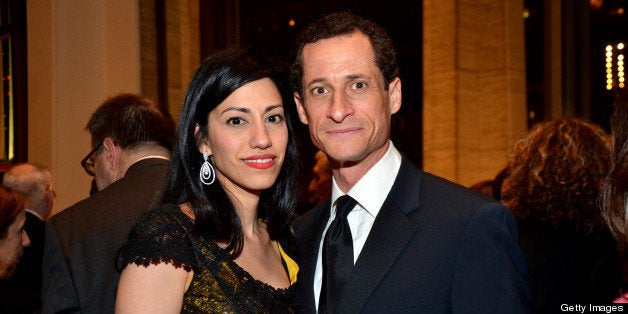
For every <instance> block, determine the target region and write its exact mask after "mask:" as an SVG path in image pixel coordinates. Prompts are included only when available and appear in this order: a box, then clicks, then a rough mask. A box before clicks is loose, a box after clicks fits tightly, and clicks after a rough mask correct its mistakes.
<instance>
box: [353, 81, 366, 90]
mask: <svg viewBox="0 0 628 314" xmlns="http://www.w3.org/2000/svg"><path fill="white" fill-rule="evenodd" d="M364 88H366V83H365V82H355V83H353V89H364Z"/></svg>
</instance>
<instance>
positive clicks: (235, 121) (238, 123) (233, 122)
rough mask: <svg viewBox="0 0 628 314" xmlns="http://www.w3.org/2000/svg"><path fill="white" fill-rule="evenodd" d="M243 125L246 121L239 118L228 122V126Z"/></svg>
mask: <svg viewBox="0 0 628 314" xmlns="http://www.w3.org/2000/svg"><path fill="white" fill-rule="evenodd" d="M242 123H244V121H243V120H242V119H241V118H238V117H233V118H229V120H227V124H232V125H240V124H242Z"/></svg>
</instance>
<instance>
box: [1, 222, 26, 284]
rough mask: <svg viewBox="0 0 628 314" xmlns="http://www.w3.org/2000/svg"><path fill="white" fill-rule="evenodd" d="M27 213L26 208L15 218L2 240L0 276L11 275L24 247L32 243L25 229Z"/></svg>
mask: <svg viewBox="0 0 628 314" xmlns="http://www.w3.org/2000/svg"><path fill="white" fill-rule="evenodd" d="M25 221H26V215H25V213H24V210H22V212H21V213H20V214H19V215H18V216H17V217H16V218H15V221H14V222H13V224H11V225H10V226H9V228H8V230H7V236H6V238H4V239H2V240H0V278H5V277H9V276H11V274H13V272H14V271H15V265H16V264H17V262H18V260H19V259H20V257H22V248H23V247H25V246H28V245H30V240H29V238H28V235H26V232H25V231H24V223H25Z"/></svg>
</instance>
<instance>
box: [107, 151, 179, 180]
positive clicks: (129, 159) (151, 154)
mask: <svg viewBox="0 0 628 314" xmlns="http://www.w3.org/2000/svg"><path fill="white" fill-rule="evenodd" d="M121 157H122V158H121V160H120V166H119V167H118V179H120V178H122V177H124V175H125V174H126V172H127V170H129V168H130V167H131V166H132V165H133V164H135V163H136V162H138V161H140V160H144V159H148V158H161V159H166V160H169V159H170V155H169V154H167V153H166V152H165V151H156V150H150V151H145V152H144V151H142V152H131V153H129V152H123V153H122V156H121Z"/></svg>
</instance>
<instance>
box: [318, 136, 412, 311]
mask: <svg viewBox="0 0 628 314" xmlns="http://www.w3.org/2000/svg"><path fill="white" fill-rule="evenodd" d="M389 144H390V145H388V150H387V151H386V154H384V156H383V157H382V159H380V160H379V161H378V162H377V163H376V164H375V165H374V166H373V167H372V168H371V169H370V170H369V171H368V172H367V173H366V174H364V176H363V177H362V178H361V179H360V180H359V181H358V182H357V183H356V184H355V185H354V186H353V187H352V188H351V190H349V192H348V193H347V194H348V195H349V196H351V197H352V198H353V199H355V200H356V201H357V205H356V206H355V207H354V208H353V210H352V211H351V212H349V215H348V216H347V221H348V222H349V227H350V228H351V237H352V238H353V263H354V264H355V262H356V261H357V260H358V257H359V256H360V252H362V247H364V243H365V242H366V238H367V237H368V235H369V232H370V231H371V227H373V222H375V217H377V213H379V210H380V208H382V205H383V204H384V201H385V200H386V197H388V192H390V189H391V188H392V185H393V183H394V182H395V178H397V172H399V168H400V167H401V154H400V153H399V151H398V150H397V149H396V148H395V146H394V145H393V143H392V142H390V141H389ZM342 195H344V192H342V190H340V188H339V187H338V185H337V184H336V179H335V178H333V180H332V188H331V204H332V205H331V208H330V211H331V212H330V215H329V220H328V221H327V225H326V226H325V231H324V232H323V237H322V238H321V243H320V245H319V247H318V258H317V259H316V270H315V272H314V299H315V302H316V308H318V300H319V299H320V293H321V285H322V283H323V258H322V254H323V242H324V241H323V240H324V239H325V233H327V228H329V225H330V224H331V222H332V221H333V220H334V218H335V217H336V200H337V199H338V198H339V197H341V196H342Z"/></svg>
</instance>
